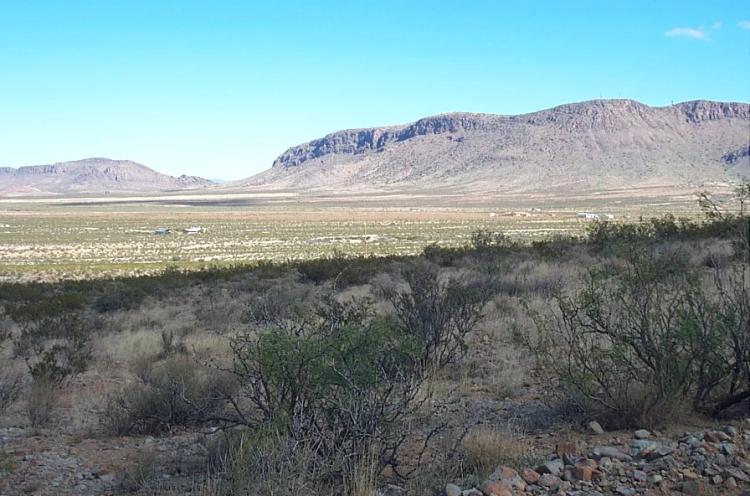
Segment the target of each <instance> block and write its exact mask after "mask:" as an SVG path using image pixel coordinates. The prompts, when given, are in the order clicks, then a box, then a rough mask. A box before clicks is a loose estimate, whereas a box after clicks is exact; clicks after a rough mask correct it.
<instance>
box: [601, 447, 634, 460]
mask: <svg viewBox="0 0 750 496" xmlns="http://www.w3.org/2000/svg"><path fill="white" fill-rule="evenodd" d="M593 455H594V458H595V459H597V460H598V459H600V458H603V457H607V458H612V459H614V460H619V461H621V462H629V461H632V460H633V457H632V456H630V455H628V454H625V453H623V452H622V451H620V450H619V449H617V448H615V447H614V446H600V447H598V448H594V451H593Z"/></svg>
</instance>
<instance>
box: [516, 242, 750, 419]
mask: <svg viewBox="0 0 750 496" xmlns="http://www.w3.org/2000/svg"><path fill="white" fill-rule="evenodd" d="M743 270H744V269H743ZM740 286H741V284H740ZM738 288H739V286H738ZM744 291H745V292H744V293H741V295H742V294H744V296H740V297H739V298H738V297H737V295H736V294H735V295H734V296H732V297H726V296H722V292H721V291H719V292H717V291H716V288H713V287H711V286H710V284H709V283H707V282H706V281H705V280H704V279H702V278H701V276H700V274H699V273H697V272H695V271H690V270H687V269H686V267H685V265H684V263H682V262H681V261H679V260H677V259H674V258H669V257H666V256H663V255H658V254H656V253H654V252H652V251H643V250H640V249H638V250H635V251H634V252H633V253H631V256H630V257H629V258H627V259H626V260H625V261H623V265H622V267H620V268H615V267H612V266H609V267H607V270H594V271H591V272H590V273H589V275H588V277H587V279H586V280H585V283H584V287H583V288H582V289H580V290H579V291H577V292H575V293H574V294H573V295H558V296H557V297H556V298H555V309H554V311H553V312H551V313H548V314H538V313H535V314H532V316H533V318H534V321H535V323H536V327H537V331H538V335H537V337H536V338H534V339H532V338H529V337H528V336H525V337H522V339H523V340H524V341H525V343H526V345H527V346H529V348H530V349H531V350H532V351H533V352H535V354H536V356H537V358H538V360H539V363H540V364H541V366H542V367H543V369H544V370H546V371H547V372H549V373H550V376H551V378H554V379H557V380H559V381H560V382H561V384H562V385H563V386H564V387H565V388H570V389H571V390H572V392H573V394H574V395H576V396H580V397H581V398H582V399H583V400H584V402H585V403H586V404H587V406H588V407H589V408H590V409H591V410H592V411H593V413H594V414H595V415H598V416H599V417H600V419H601V420H603V421H604V422H607V423H608V424H610V425H612V426H614V427H632V426H636V425H647V424H653V423H656V422H658V421H659V419H663V418H665V416H666V415H668V414H669V413H670V412H673V411H675V409H676V408H679V407H681V406H682V405H683V404H685V403H687V402H690V401H692V404H693V406H694V407H696V408H701V409H704V410H705V409H709V408H711V407H709V406H708V405H710V404H712V405H714V407H715V406H716V403H717V401H719V400H718V398H719V397H724V398H726V397H727V393H726V391H729V390H731V391H737V388H738V385H741V384H742V383H743V381H745V380H746V379H745V378H746V377H747V365H746V364H747V362H746V358H744V357H747V356H748V355H746V353H747V350H748V347H747V346H748V339H750V338H744V339H743V340H742V341H743V343H744V344H743V345H742V346H741V350H740V351H738V345H737V340H738V338H739V337H740V336H741V335H742V334H743V332H746V330H747V319H748V317H747V313H746V312H747V310H746V309H747V308H748V303H747V290H746V289H745V290H744ZM743 298H744V300H743ZM738 352H739V353H740V356H736V354H737V353H738ZM743 354H744V355H743ZM730 382H731V385H730V384H729V383H730ZM744 384H745V386H744V387H742V386H739V387H740V388H741V390H742V391H745V390H747V389H746V388H747V384H748V383H747V382H744ZM720 391H724V393H721V392H720Z"/></svg>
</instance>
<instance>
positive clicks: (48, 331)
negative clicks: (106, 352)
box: [13, 313, 92, 385]
mask: <svg viewBox="0 0 750 496" xmlns="http://www.w3.org/2000/svg"><path fill="white" fill-rule="evenodd" d="M13 344H14V349H13V350H14V353H15V355H16V356H20V357H22V358H23V359H24V360H25V361H26V364H27V366H28V368H29V372H30V373H31V376H32V377H33V378H34V380H38V381H43V382H49V383H52V384H58V385H59V384H61V383H62V382H64V381H65V380H66V379H68V378H69V377H72V376H74V375H77V374H80V373H82V372H84V371H85V370H86V369H87V368H88V365H89V362H90V361H91V354H92V347H91V335H90V331H89V328H88V327H87V326H86V325H85V324H84V323H83V321H82V320H81V319H80V318H79V317H78V316H77V315H75V314H69V313H64V314H62V315H58V316H54V317H45V318H43V319H41V320H39V321H36V322H33V323H29V324H27V325H26V326H24V327H23V329H22V330H21V333H20V334H19V335H18V336H16V337H15V339H14V341H13Z"/></svg>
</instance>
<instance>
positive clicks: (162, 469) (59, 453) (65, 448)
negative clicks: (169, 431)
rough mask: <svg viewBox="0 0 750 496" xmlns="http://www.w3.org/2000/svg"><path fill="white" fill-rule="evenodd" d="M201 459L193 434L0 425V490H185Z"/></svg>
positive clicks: (12, 492)
mask: <svg viewBox="0 0 750 496" xmlns="http://www.w3.org/2000/svg"><path fill="white" fill-rule="evenodd" d="M205 459H206V457H205V448H204V445H203V443H201V441H200V438H199V437H198V436H196V435H188V434H185V435H177V436H171V437H164V438H158V439H157V438H153V437H144V438H101V439H80V438H76V437H74V436H61V435H38V434H34V433H32V432H30V431H27V430H26V429H19V428H6V429H1V430H0V495H7V496H13V495H51V494H54V495H60V496H63V495H64V496H68V495H71V496H72V495H112V494H125V493H130V492H137V491H139V490H144V489H148V488H149V487H151V488H156V487H172V488H174V487H177V488H184V489H185V491H186V492H187V491H188V490H189V488H190V487H191V486H192V482H193V477H194V476H199V475H200V474H201V473H202V472H203V470H204V463H205ZM178 494H179V492H178Z"/></svg>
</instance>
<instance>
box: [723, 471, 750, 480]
mask: <svg viewBox="0 0 750 496" xmlns="http://www.w3.org/2000/svg"><path fill="white" fill-rule="evenodd" d="M724 473H725V474H726V475H727V476H728V477H733V478H734V479H736V480H738V481H742V482H750V477H748V475H747V474H746V473H745V472H743V471H742V470H740V469H738V468H727V469H725V470H724Z"/></svg>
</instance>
